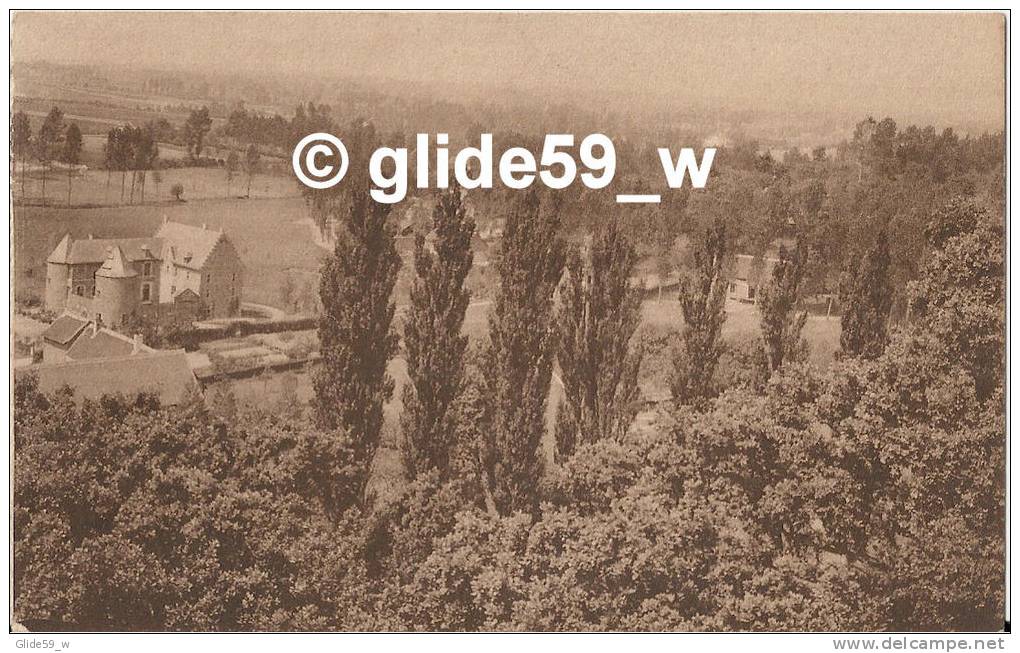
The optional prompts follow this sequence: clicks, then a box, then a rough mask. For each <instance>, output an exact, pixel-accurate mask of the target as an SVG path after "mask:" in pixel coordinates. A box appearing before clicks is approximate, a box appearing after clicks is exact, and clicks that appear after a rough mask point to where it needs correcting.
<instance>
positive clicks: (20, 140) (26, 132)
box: [11, 111, 32, 201]
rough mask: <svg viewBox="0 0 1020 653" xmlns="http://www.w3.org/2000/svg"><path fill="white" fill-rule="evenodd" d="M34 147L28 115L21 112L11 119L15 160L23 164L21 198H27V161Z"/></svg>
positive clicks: (12, 146)
mask: <svg viewBox="0 0 1020 653" xmlns="http://www.w3.org/2000/svg"><path fill="white" fill-rule="evenodd" d="M31 146H32V125H31V123H30V122H29V120H28V114H26V113H25V112H24V111H19V112H17V113H16V114H14V118H12V119H11V148H12V150H13V153H14V160H15V161H16V162H19V163H21V197H22V201H24V198H25V159H27V158H28V153H29V150H30V148H31Z"/></svg>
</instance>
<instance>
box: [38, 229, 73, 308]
mask: <svg viewBox="0 0 1020 653" xmlns="http://www.w3.org/2000/svg"><path fill="white" fill-rule="evenodd" d="M70 253H71V234H64V237H63V238H61V239H60V242H59V243H58V244H57V246H56V247H55V248H54V249H53V251H52V252H51V253H50V255H49V257H48V258H47V259H46V296H45V298H44V301H45V304H46V309H47V310H50V311H53V312H54V313H60V312H61V311H63V310H64V307H65V306H67V295H68V293H69V292H70V289H71V279H70V275H71V266H70V265H69V264H68V257H69V256H70Z"/></svg>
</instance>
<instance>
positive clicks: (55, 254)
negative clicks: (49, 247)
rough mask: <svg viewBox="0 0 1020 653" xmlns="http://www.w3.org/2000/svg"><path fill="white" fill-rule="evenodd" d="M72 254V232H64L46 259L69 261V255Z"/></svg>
mask: <svg viewBox="0 0 1020 653" xmlns="http://www.w3.org/2000/svg"><path fill="white" fill-rule="evenodd" d="M70 254H71V234H69V233H68V234H64V237H63V238H61V239H60V242H59V243H57V246H56V247H54V248H53V251H52V252H50V255H49V257H48V258H47V259H46V262H47V263H67V262H68V260H67V257H68V256H70Z"/></svg>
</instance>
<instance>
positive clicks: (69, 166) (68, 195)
mask: <svg viewBox="0 0 1020 653" xmlns="http://www.w3.org/2000/svg"><path fill="white" fill-rule="evenodd" d="M67 206H68V207H69V208H70V206H71V164H70V163H69V164H67Z"/></svg>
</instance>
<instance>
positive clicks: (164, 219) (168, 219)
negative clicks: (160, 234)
mask: <svg viewBox="0 0 1020 653" xmlns="http://www.w3.org/2000/svg"><path fill="white" fill-rule="evenodd" d="M167 222H170V218H168V217H167V215H166V213H164V214H163V224H166V223H167Z"/></svg>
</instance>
